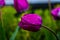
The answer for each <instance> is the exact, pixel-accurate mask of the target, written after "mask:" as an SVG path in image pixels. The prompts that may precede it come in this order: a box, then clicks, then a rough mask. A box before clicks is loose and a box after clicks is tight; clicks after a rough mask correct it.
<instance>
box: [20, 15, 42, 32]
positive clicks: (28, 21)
mask: <svg viewBox="0 0 60 40" xmlns="http://www.w3.org/2000/svg"><path fill="white" fill-rule="evenodd" d="M41 25H42V18H41V17H40V16H39V15H37V14H25V15H24V16H22V17H21V21H20V22H19V26H20V28H22V29H24V30H28V31H33V32H36V31H38V30H39V29H40V28H41Z"/></svg>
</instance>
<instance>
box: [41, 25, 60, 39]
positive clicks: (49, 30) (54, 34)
mask: <svg viewBox="0 0 60 40" xmlns="http://www.w3.org/2000/svg"><path fill="white" fill-rule="evenodd" d="M42 27H44V28H45V29H47V30H49V31H50V32H51V33H53V34H54V35H55V37H56V39H57V40H59V38H58V36H57V35H56V33H55V32H54V31H53V30H52V29H50V28H49V27H47V26H44V25H42Z"/></svg>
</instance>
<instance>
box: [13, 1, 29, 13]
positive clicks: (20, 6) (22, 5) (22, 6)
mask: <svg viewBox="0 0 60 40" xmlns="http://www.w3.org/2000/svg"><path fill="white" fill-rule="evenodd" d="M14 7H15V9H16V11H17V12H21V11H26V10H28V8H29V4H28V2H27V0H14Z"/></svg>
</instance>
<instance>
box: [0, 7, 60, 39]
mask: <svg viewBox="0 0 60 40" xmlns="http://www.w3.org/2000/svg"><path fill="white" fill-rule="evenodd" d="M0 10H1V11H0V12H2V21H1V16H0V40H9V38H10V37H11V36H12V34H13V32H14V31H15V29H16V27H17V25H18V22H19V21H20V16H19V17H18V18H16V17H15V16H14V14H15V13H16V10H15V9H14V8H13V7H12V6H5V7H3V8H2V9H0ZM30 12H31V10H28V11H27V12H26V13H30ZM34 13H36V14H38V15H40V16H41V17H42V19H43V24H44V25H45V26H47V27H49V28H51V29H52V30H54V31H55V32H56V34H57V35H58V37H59V38H60V20H59V21H57V20H54V19H53V17H52V15H51V14H50V12H49V8H47V9H45V10H42V8H40V9H36V10H34ZM23 14H25V13H23ZM23 14H21V16H22V15H23ZM17 20H18V22H17ZM2 22H3V26H2ZM15 40H56V38H55V36H54V35H53V34H52V33H51V32H49V31H48V30H46V29H45V28H41V29H40V31H38V32H30V31H26V30H23V29H19V31H18V33H17V35H16V38H15Z"/></svg>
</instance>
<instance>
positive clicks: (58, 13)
mask: <svg viewBox="0 0 60 40" xmlns="http://www.w3.org/2000/svg"><path fill="white" fill-rule="evenodd" d="M51 14H52V16H53V17H54V19H56V20H60V7H57V8H55V9H53V10H52V11H51Z"/></svg>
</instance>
